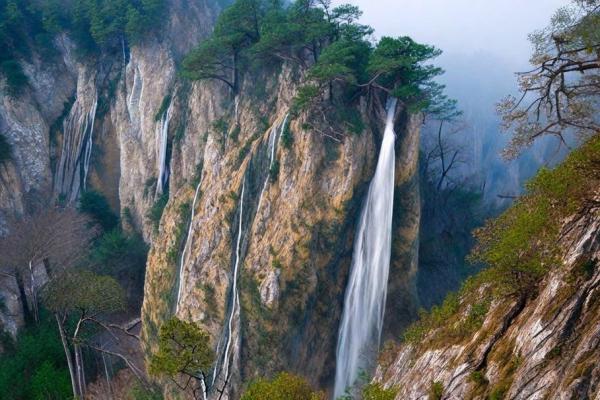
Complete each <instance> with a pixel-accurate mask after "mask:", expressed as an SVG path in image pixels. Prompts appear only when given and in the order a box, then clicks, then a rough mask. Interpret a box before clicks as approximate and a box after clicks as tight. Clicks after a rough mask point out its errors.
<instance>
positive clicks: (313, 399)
mask: <svg viewBox="0 0 600 400" xmlns="http://www.w3.org/2000/svg"><path fill="white" fill-rule="evenodd" d="M290 399H294V400H324V399H325V395H324V393H321V392H315V391H313V389H312V388H311V386H310V385H309V384H308V382H306V380H305V379H304V378H302V377H299V376H297V375H293V374H290V373H288V372H281V373H279V374H277V376H275V378H273V379H270V380H269V379H264V378H260V379H257V380H255V381H254V382H252V383H251V384H250V386H248V389H247V390H246V392H245V393H244V394H243V395H242V398H241V400H290Z"/></svg>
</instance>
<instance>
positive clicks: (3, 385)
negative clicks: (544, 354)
mask: <svg viewBox="0 0 600 400" xmlns="http://www.w3.org/2000/svg"><path fill="white" fill-rule="evenodd" d="M71 396H72V391H71V383H70V380H69V372H68V370H67V366H66V361H65V358H64V353H63V348H62V345H61V342H60V338H59V335H58V331H57V329H56V325H55V321H54V319H53V318H52V316H51V315H49V314H48V313H42V319H41V321H40V323H39V324H37V325H36V326H31V327H27V328H25V330H24V331H23V332H21V334H20V335H19V336H18V338H17V341H16V343H15V344H14V346H11V347H5V352H4V353H3V354H1V355H0V398H2V399H40V400H41V399H43V400H46V399H51V400H54V399H56V400H62V399H68V398H71Z"/></svg>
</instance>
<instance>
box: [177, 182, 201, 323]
mask: <svg viewBox="0 0 600 400" xmlns="http://www.w3.org/2000/svg"><path fill="white" fill-rule="evenodd" d="M201 185H202V180H200V182H198V185H196V192H195V194H194V201H193V202H192V212H191V215H190V222H189V224H188V231H187V236H186V239H185V245H184V246H183V251H182V252H181V259H180V261H179V278H178V288H177V302H176V303H175V314H177V313H178V312H179V303H180V302H181V294H182V292H183V283H184V282H185V279H184V272H185V271H184V270H185V262H186V255H187V253H188V251H189V249H190V247H191V245H192V241H193V236H194V235H193V233H194V226H193V224H194V217H195V216H196V203H197V202H198V198H199V197H200V196H199V194H200V186H201Z"/></svg>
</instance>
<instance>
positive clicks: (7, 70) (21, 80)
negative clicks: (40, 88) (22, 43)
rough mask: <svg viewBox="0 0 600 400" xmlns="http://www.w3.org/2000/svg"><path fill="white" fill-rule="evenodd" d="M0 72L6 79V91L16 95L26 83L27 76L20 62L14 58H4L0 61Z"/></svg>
mask: <svg viewBox="0 0 600 400" xmlns="http://www.w3.org/2000/svg"><path fill="white" fill-rule="evenodd" d="M0 72H1V73H2V75H3V76H4V78H5V79H6V86H7V93H8V94H9V95H11V96H14V97H16V96H17V95H18V94H19V92H20V91H21V90H22V89H23V88H24V87H25V86H26V85H27V82H28V80H27V76H26V75H25V73H24V72H23V68H22V67H21V64H19V62H18V61H16V60H6V61H2V62H1V63H0Z"/></svg>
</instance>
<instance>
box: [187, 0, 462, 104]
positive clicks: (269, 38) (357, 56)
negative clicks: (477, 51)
mask: <svg viewBox="0 0 600 400" xmlns="http://www.w3.org/2000/svg"><path fill="white" fill-rule="evenodd" d="M361 14H362V12H361V11H360V9H358V7H355V6H351V5H341V6H338V7H334V8H331V5H330V2H327V1H324V2H314V1H310V0H296V1H293V2H292V3H291V4H284V2H280V1H267V0H236V1H235V2H234V3H233V4H232V5H231V6H230V7H228V8H227V9H226V10H225V11H224V12H223V13H222V14H221V15H220V16H219V19H218V21H217V24H216V27H215V30H214V33H213V35H212V36H211V37H210V38H209V39H208V40H206V41H203V42H202V43H201V44H200V45H199V46H198V47H197V48H196V49H194V50H193V51H192V52H190V53H189V54H188V55H187V57H186V58H185V59H184V61H183V72H182V73H183V75H184V76H186V77H188V78H190V79H216V80H219V81H222V82H224V83H225V84H227V85H228V86H229V87H230V88H231V89H232V90H233V91H234V92H237V91H238V90H239V86H240V79H241V76H242V74H243V73H244V72H245V71H247V70H248V69H249V67H250V66H256V65H259V66H268V65H273V64H278V63H281V62H284V61H285V62H290V63H292V64H293V65H297V66H299V67H301V68H305V69H308V74H307V77H308V82H307V83H306V84H305V85H304V86H302V87H301V88H300V89H299V92H298V95H297V97H296V99H295V102H294V107H293V108H294V111H295V112H296V113H297V112H299V111H302V110H304V109H306V108H308V107H310V106H311V105H313V104H315V103H317V102H320V101H321V100H322V99H321V97H322V95H323V94H324V93H325V91H328V92H329V94H330V96H329V99H330V100H332V101H333V98H334V96H333V94H334V92H335V93H339V94H340V95H341V98H342V99H343V102H344V103H348V102H350V101H352V99H355V98H356V95H357V94H360V93H366V92H368V91H369V90H370V89H372V88H377V89H381V90H383V91H385V92H387V93H389V94H390V95H392V96H395V97H398V98H399V99H401V100H402V101H404V102H405V103H407V104H408V105H409V107H411V109H412V110H414V111H419V110H423V109H434V108H440V107H441V106H442V105H443V104H454V103H453V102H450V101H449V100H448V99H447V98H445V96H443V95H442V94H441V91H442V87H441V86H440V85H438V84H436V83H435V82H433V79H434V78H435V77H436V76H438V75H440V74H441V73H442V70H441V69H439V68H435V67H433V66H431V65H425V63H426V62H427V61H428V60H430V59H432V58H435V57H437V56H438V55H439V54H440V51H439V50H437V49H435V48H434V47H431V46H426V45H422V44H418V43H416V42H414V41H413V40H412V39H410V38H408V37H400V38H390V37H384V38H382V39H381V40H380V41H379V42H378V43H377V44H375V45H374V44H372V43H371V41H369V36H370V35H371V34H372V32H373V29H372V28H371V27H369V26H365V25H360V24H358V23H357V22H356V21H357V20H358V18H359V17H360V16H361ZM338 97H339V96H338Z"/></svg>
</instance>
